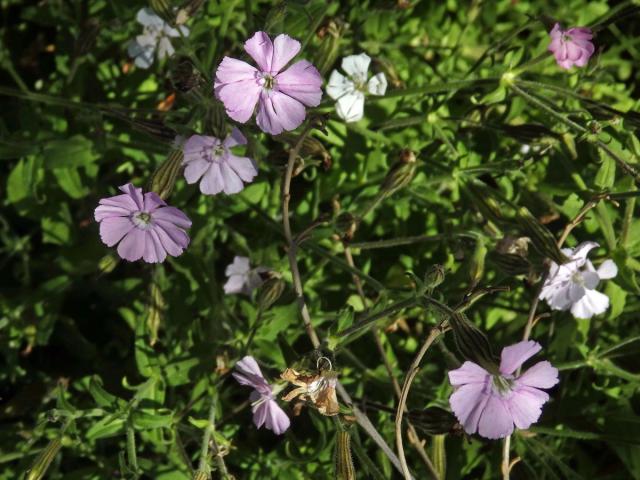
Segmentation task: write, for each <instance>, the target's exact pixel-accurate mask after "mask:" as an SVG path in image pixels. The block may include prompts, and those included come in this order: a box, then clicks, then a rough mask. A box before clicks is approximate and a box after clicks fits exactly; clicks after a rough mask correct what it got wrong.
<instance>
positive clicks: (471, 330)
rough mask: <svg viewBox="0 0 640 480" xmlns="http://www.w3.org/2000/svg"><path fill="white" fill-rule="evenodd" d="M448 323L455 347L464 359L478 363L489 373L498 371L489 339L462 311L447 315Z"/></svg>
mask: <svg viewBox="0 0 640 480" xmlns="http://www.w3.org/2000/svg"><path fill="white" fill-rule="evenodd" d="M449 325H450V326H451V330H452V331H453V340H454V342H455V344H456V347H457V349H458V351H459V352H460V355H462V357H463V358H464V359H465V360H470V361H472V362H474V363H476V364H478V365H480V366H481V367H482V368H484V369H485V370H487V371H488V372H489V373H498V365H497V362H496V358H495V356H494V355H493V352H492V350H491V343H490V342H489V339H488V338H487V336H486V335H485V334H484V333H483V332H482V331H481V330H480V329H479V328H478V327H476V326H475V325H474V324H473V323H471V322H470V321H469V319H468V318H467V316H466V315H465V314H464V313H462V312H454V313H453V314H452V315H451V316H450V317H449Z"/></svg>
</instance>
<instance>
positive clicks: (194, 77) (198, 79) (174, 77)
mask: <svg viewBox="0 0 640 480" xmlns="http://www.w3.org/2000/svg"><path fill="white" fill-rule="evenodd" d="M170 65H171V66H170V69H169V78H170V80H171V84H172V85H173V87H174V88H175V89H176V90H177V91H178V92H180V93H189V92H191V91H193V90H194V89H196V88H199V87H201V86H202V85H203V84H204V78H203V77H202V74H201V73H200V72H199V71H198V70H197V69H196V68H195V67H194V65H193V62H192V61H191V60H190V59H189V58H187V57H181V56H177V57H176V58H175V59H174V58H172V59H171V64H170Z"/></svg>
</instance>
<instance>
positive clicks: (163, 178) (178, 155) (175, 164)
mask: <svg viewBox="0 0 640 480" xmlns="http://www.w3.org/2000/svg"><path fill="white" fill-rule="evenodd" d="M182 159H183V154H182V150H172V151H171V152H170V153H169V156H168V157H167V159H166V160H165V161H164V162H162V164H161V165H160V166H159V167H158V169H157V170H156V171H155V172H154V174H153V176H152V177H151V184H150V186H149V190H150V191H152V192H155V193H157V194H158V196H159V197H160V198H161V199H163V200H166V199H167V198H169V195H171V192H172V191H173V187H174V186H175V184H176V180H177V179H178V177H179V176H180V168H181V167H182Z"/></svg>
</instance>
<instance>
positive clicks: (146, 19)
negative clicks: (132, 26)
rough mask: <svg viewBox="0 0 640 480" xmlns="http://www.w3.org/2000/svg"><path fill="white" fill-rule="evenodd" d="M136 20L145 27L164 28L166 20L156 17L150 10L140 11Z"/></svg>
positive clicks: (143, 9)
mask: <svg viewBox="0 0 640 480" xmlns="http://www.w3.org/2000/svg"><path fill="white" fill-rule="evenodd" d="M136 20H137V21H138V23H140V24H142V25H144V26H145V27H149V26H155V27H162V26H163V25H164V20H162V18H160V17H159V16H158V15H156V14H155V13H154V11H153V10H151V9H150V8H141V9H140V10H138V13H137V14H136Z"/></svg>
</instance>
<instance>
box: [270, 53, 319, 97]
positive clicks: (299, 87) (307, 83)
mask: <svg viewBox="0 0 640 480" xmlns="http://www.w3.org/2000/svg"><path fill="white" fill-rule="evenodd" d="M276 85H277V87H278V90H280V91H281V92H283V93H285V94H287V95H289V96H290V97H292V98H294V99H296V100H298V101H299V102H301V103H303V104H305V105H306V106H308V107H317V106H318V105H319V104H320V100H321V99H322V88H321V86H322V76H321V75H320V72H318V70H317V69H316V67H314V66H313V65H312V64H311V63H309V62H307V61H306V60H301V61H299V62H296V63H294V64H293V65H291V66H290V67H289V68H287V69H286V70H285V71H284V72H282V73H280V74H278V76H277V77H276Z"/></svg>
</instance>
